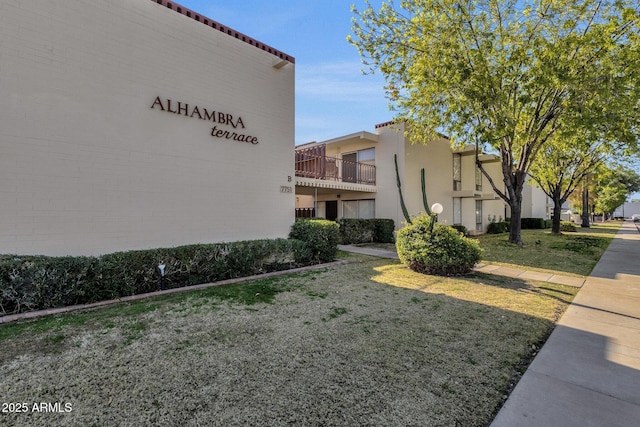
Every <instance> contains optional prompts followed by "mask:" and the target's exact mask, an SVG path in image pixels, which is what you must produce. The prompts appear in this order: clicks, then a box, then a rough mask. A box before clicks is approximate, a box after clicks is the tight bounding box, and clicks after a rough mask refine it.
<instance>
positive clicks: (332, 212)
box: [325, 200, 338, 221]
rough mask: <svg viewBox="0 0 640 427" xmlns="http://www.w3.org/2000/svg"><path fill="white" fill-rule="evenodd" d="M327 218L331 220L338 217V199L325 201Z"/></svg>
mask: <svg viewBox="0 0 640 427" xmlns="http://www.w3.org/2000/svg"><path fill="white" fill-rule="evenodd" d="M325 218H327V219H328V220H329V221H335V220H336V219H338V201H337V200H328V201H326V202H325Z"/></svg>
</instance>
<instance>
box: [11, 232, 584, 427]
mask: <svg viewBox="0 0 640 427" xmlns="http://www.w3.org/2000/svg"><path fill="white" fill-rule="evenodd" d="M594 236H595V234H593V235H589V236H588V237H594ZM574 243H575V242H574ZM576 244H577V243H576ZM562 250H563V251H568V252H571V253H577V252H575V250H572V249H566V248H565V249H562ZM342 256H343V257H344V259H345V260H347V261H348V262H347V263H346V264H344V265H339V266H334V267H330V268H326V269H322V270H316V271H313V272H308V273H304V274H289V275H285V276H281V277H277V278H270V279H265V280H257V281H252V282H246V283H243V284H237V285H230V286H225V287H216V288H208V289H204V290H197V291H191V292H185V293H181V294H172V295H166V296H162V297H157V298H153V299H148V300H143V301H138V302H131V303H123V304H119V305H117V306H112V307H107V308H101V309H94V310H90V311H84V312H77V313H73V314H67V315H62V316H54V317H49V318H43V319H39V320H35V321H28V322H19V323H13V324H7V325H2V326H1V327H0V346H2V349H3V350H2V352H1V353H0V369H2V371H3V381H2V382H1V383H0V395H2V396H5V397H6V398H7V399H10V400H11V401H70V402H71V403H73V408H74V410H73V412H72V413H68V414H29V417H24V416H22V415H20V414H3V417H5V419H4V420H3V422H5V421H6V423H8V425H106V424H113V425H118V424H132V425H133V424H136V425H155V424H158V423H161V422H162V423H164V424H165V425H177V424H182V423H183V422H184V420H185V419H187V418H188V419H193V420H197V423H198V424H200V425H255V424H263V425H282V424H293V425H364V424H378V425H423V426H429V425H445V424H447V425H465V426H483V425H488V424H489V423H490V421H491V419H492V417H493V416H494V414H495V413H496V411H497V410H498V409H499V408H500V406H501V405H502V403H503V401H504V398H505V395H506V394H508V391H509V390H510V388H511V387H512V386H513V384H514V382H515V381H516V380H517V378H518V377H519V376H520V375H521V374H522V372H523V371H524V369H525V368H526V363H527V361H528V360H530V358H531V357H532V356H533V355H534V354H535V353H536V352H537V350H538V349H539V347H540V346H541V344H542V343H543V342H544V340H545V339H546V337H547V336H548V334H549V333H550V331H551V330H552V328H553V327H554V325H555V322H556V320H557V319H558V316H559V315H560V314H561V313H562V312H563V311H564V309H565V308H566V307H567V305H568V304H569V303H570V301H571V300H572V298H573V296H574V295H575V292H576V291H577V290H576V289H574V288H570V287H564V286H560V285H553V284H547V283H538V282H534V281H528V280H520V279H511V278H504V277H494V276H491V275H480V274H478V275H469V276H466V277H455V278H444V277H437V276H426V275H422V274H418V273H415V272H412V271H410V270H408V269H407V268H405V267H404V266H403V265H401V264H400V263H398V262H396V261H394V260H388V259H380V258H375V257H368V256H364V255H357V254H342ZM185 417H187V418H185Z"/></svg>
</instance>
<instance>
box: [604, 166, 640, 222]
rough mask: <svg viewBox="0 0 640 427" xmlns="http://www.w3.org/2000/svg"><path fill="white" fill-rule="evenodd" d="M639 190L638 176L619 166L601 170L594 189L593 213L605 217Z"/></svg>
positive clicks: (639, 181)
mask: <svg viewBox="0 0 640 427" xmlns="http://www.w3.org/2000/svg"><path fill="white" fill-rule="evenodd" d="M638 190H640V176H639V175H638V174H637V173H636V172H635V171H633V170H631V169H628V168H625V167H624V166H620V165H613V166H610V167H608V168H606V169H603V170H602V171H601V172H600V173H599V175H598V178H597V184H596V187H595V201H594V211H595V212H598V213H601V214H602V220H603V221H604V220H605V216H606V215H607V214H609V213H611V212H613V211H614V210H615V209H616V208H617V207H618V206H620V205H622V204H623V203H624V202H625V201H626V200H627V197H629V195H631V194H632V193H635V192H636V191H638Z"/></svg>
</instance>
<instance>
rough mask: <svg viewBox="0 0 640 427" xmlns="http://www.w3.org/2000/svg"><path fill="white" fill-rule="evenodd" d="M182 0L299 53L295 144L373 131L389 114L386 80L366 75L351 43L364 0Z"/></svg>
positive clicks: (236, 28) (193, 7)
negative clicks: (353, 7)
mask: <svg viewBox="0 0 640 427" xmlns="http://www.w3.org/2000/svg"><path fill="white" fill-rule="evenodd" d="M178 3H179V4H182V5H183V6H185V7H187V8H189V9H192V10H193V11H195V12H198V13H200V14H202V15H204V16H206V17H208V18H211V19H213V20H215V21H218V22H219V23H221V24H224V25H226V26H228V27H230V28H232V29H234V30H236V31H239V32H241V33H244V34H246V35H247V36H249V37H252V38H254V39H256V40H258V41H260V42H262V43H265V44H268V45H270V46H272V47H274V48H275V49H278V50H280V51H282V52H284V53H286V54H288V55H291V56H293V57H294V58H295V67H296V81H295V84H296V91H295V92H296V95H295V103H296V109H295V143H296V145H298V144H303V143H307V142H311V141H325V140H328V139H331V138H336V137H339V136H343V135H348V134H350V133H355V132H360V131H363V130H365V131H369V132H374V130H375V128H374V127H375V125H376V124H378V123H383V122H387V121H389V120H391V119H392V118H393V112H392V111H390V110H389V107H388V104H389V103H388V101H387V99H386V98H385V93H384V78H383V77H382V76H381V75H380V74H379V73H378V74H374V75H364V74H363V73H362V70H363V69H364V68H365V67H364V66H363V65H362V64H361V62H360V54H359V53H358V51H357V49H356V48H355V47H354V46H352V45H350V44H349V43H348V42H347V35H348V34H350V33H351V17H353V16H354V14H353V13H352V12H351V4H355V5H356V7H357V8H359V9H364V1H363V0H269V1H267V0H242V1H238V0H178Z"/></svg>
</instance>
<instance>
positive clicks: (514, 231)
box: [509, 203, 523, 246]
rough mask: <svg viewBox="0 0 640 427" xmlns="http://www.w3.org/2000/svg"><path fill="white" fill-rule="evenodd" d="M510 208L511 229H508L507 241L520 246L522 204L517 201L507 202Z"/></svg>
mask: <svg viewBox="0 0 640 427" xmlns="http://www.w3.org/2000/svg"><path fill="white" fill-rule="evenodd" d="M509 207H510V208H511V229H510V230H509V243H513V244H515V245H518V246H522V245H523V242H522V236H521V233H520V230H521V228H522V206H521V205H520V204H518V203H509Z"/></svg>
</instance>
